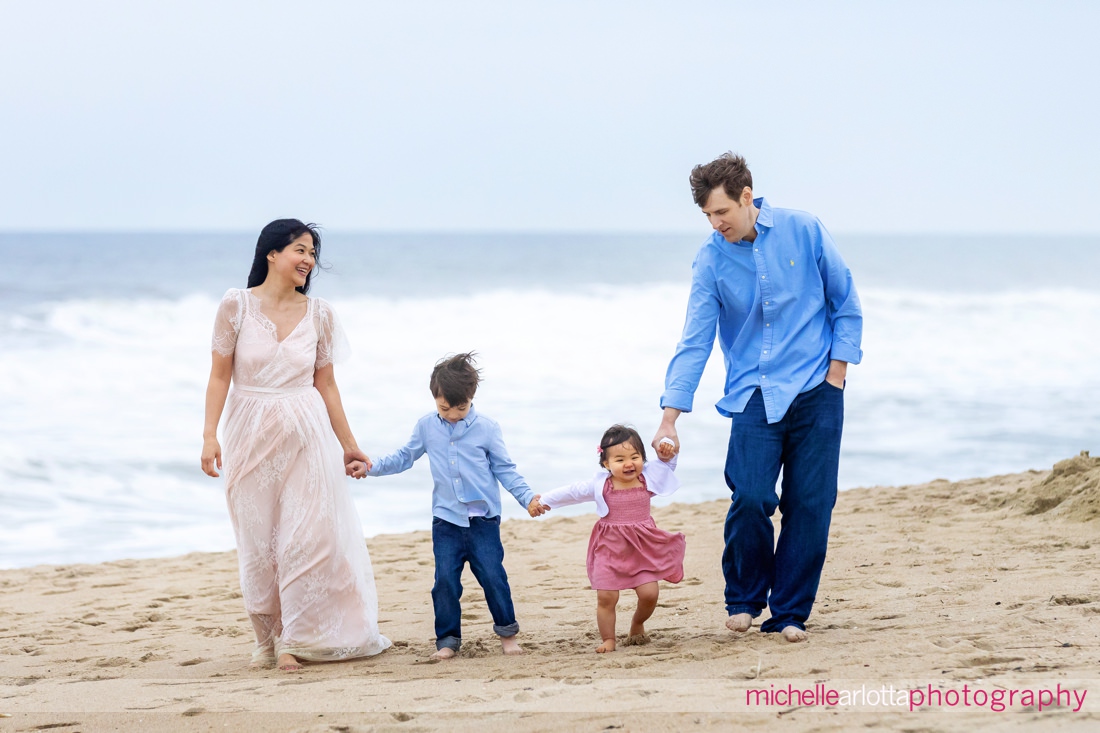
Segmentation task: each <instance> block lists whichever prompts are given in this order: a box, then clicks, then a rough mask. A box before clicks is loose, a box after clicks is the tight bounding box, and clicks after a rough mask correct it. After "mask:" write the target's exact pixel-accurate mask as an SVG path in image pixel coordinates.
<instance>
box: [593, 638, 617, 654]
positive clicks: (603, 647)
mask: <svg viewBox="0 0 1100 733" xmlns="http://www.w3.org/2000/svg"><path fill="white" fill-rule="evenodd" d="M613 651H615V640H614V639H604V640H603V644H600V645H599V646H598V647H596V653H597V654H606V653H607V652H613Z"/></svg>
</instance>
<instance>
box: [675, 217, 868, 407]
mask: <svg viewBox="0 0 1100 733" xmlns="http://www.w3.org/2000/svg"><path fill="white" fill-rule="evenodd" d="M753 204H754V205H755V206H757V207H758V208H759V209H760V213H759V215H758V217H757V219H756V239H755V240H754V241H752V242H746V241H740V242H733V243H730V242H727V241H726V240H725V239H724V238H723V237H722V235H721V234H719V233H718V232H714V233H713V234H712V235H711V237H710V239H708V240H707V241H706V242H705V243H704V244H703V246H702V247H701V248H700V249H699V253H698V254H697V255H696V257H695V262H694V263H693V264H692V278H691V295H690V296H689V297H688V308H687V320H686V322H685V324H684V333H683V336H682V337H681V339H680V343H679V344H678V345H677V346H676V354H675V355H674V356H673V357H672V361H671V362H670V363H669V365H668V372H667V374H666V375H665V392H664V394H662V395H661V407H662V408H664V407H673V408H676V409H678V410H681V411H683V412H690V411H691V408H692V401H693V399H694V395H695V389H696V387H698V386H699V379H700V377H701V376H702V374H703V367H705V366H706V363H707V359H708V358H709V357H710V352H711V349H712V348H713V346H714V334H715V331H717V333H718V340H719V343H721V345H722V353H723V356H724V357H725V363H726V386H725V395H724V396H723V397H722V399H721V400H719V401H718V403H717V404H716V405H715V407H717V408H718V412H719V413H721V414H722V415H724V416H726V417H730V416H731V415H733V414H735V413H739V412H742V411H743V410H744V409H745V405H746V404H747V403H748V401H749V398H750V397H751V396H752V393H753V392H754V391H755V390H756V389H757V387H759V388H760V392H761V394H762V395H763V397H764V408H765V411H766V413H767V416H768V422H769V423H775V422H779V421H780V420H781V419H783V416H784V415H785V414H786V413H787V409H788V408H789V407H790V406H791V403H792V402H793V401H794V398H795V397H797V396H798V395H799V394H801V393H802V392H806V391H808V390H810V389H813V388H814V387H816V386H818V385H819V384H821V382H822V381H824V379H825V374H826V373H827V372H828V371H829V360H830V359H838V360H840V361H846V362H849V363H851V364H858V363H859V362H860V360H861V359H862V358H863V351H862V350H861V349H860V342H861V340H862V335H863V315H862V311H861V310H860V305H859V296H858V295H857V294H856V289H855V285H854V284H853V283H852V274H851V272H849V270H848V266H847V265H845V264H844V260H843V259H842V258H841V256H840V253H839V252H838V251H837V248H836V245H835V244H834V243H833V238H832V237H831V236H829V232H827V231H826V230H825V227H824V226H823V225H822V224H821V222H820V221H818V220H817V218H816V217H814V216H812V215H811V214H807V213H805V212H802V211H795V210H793V209H773V208H772V207H771V206H770V205H769V204H768V202H767V201H766V200H765V199H764V198H758V199H756V200H755V201H753Z"/></svg>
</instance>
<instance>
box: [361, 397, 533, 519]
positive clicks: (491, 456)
mask: <svg viewBox="0 0 1100 733" xmlns="http://www.w3.org/2000/svg"><path fill="white" fill-rule="evenodd" d="M425 453H427V454H428V462H429V463H430V464H431V468H432V481H433V483H434V487H433V489H432V514H433V515H435V516H437V517H439V518H440V519H443V520H445V521H448V522H450V523H451V524H457V525H459V526H460V527H469V526H470V514H471V513H473V514H474V515H475V516H478V515H481V516H486V517H498V516H500V489H499V488H498V487H497V482H498V481H499V482H500V485H501V486H503V487H504V488H505V489H506V490H507V491H508V493H509V494H511V495H512V496H514V497H516V500H517V501H518V502H519V503H520V505H521V506H522V507H523V508H524V509H526V508H527V506H528V505H529V504H530V503H531V500H532V499H534V498H535V492H534V491H532V490H531V487H529V486H528V485H527V481H526V480H524V478H523V476H521V475H520V474H519V472H518V471H516V464H515V463H513V462H512V459H511V458H510V457H509V456H508V449H507V448H506V447H505V445H504V436H503V435H502V434H501V431H500V425H498V424H497V422H496V421H495V420H493V419H492V418H488V417H485V416H484V415H479V414H478V413H477V411H476V410H474V408H473V406H472V405H471V406H470V412H469V413H467V415H466V417H464V418H463V419H461V420H459V421H457V422H455V423H454V424H452V423H450V422H448V421H446V420H444V419H443V418H441V417H440V416H439V413H438V412H432V413H429V414H427V415H425V416H424V417H422V418H420V420H418V421H417V423H416V427H415V428H413V432H412V437H411V438H409V442H408V444H407V445H406V446H405V447H404V448H401V449H400V450H398V451H396V452H394V453H391V454H390V455H388V456H386V457H385V458H379V459H377V460H375V461H374V463H373V465H372V467H371V470H370V471H369V473H368V475H370V476H389V475H391V474H395V473H401V472H402V471H407V470H409V469H410V468H412V465H413V463H415V462H416V460H417V459H418V458H420V457H421V456H422V455H424V454H425Z"/></svg>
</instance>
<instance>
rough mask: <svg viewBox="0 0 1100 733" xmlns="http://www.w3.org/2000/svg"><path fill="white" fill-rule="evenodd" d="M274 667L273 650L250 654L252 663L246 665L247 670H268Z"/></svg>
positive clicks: (259, 650)
mask: <svg viewBox="0 0 1100 733" xmlns="http://www.w3.org/2000/svg"><path fill="white" fill-rule="evenodd" d="M274 666H275V650H274V649H257V650H256V651H254V652H252V661H251V662H249V663H248V668H249V669H268V668H269V667H274Z"/></svg>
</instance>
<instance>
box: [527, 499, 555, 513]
mask: <svg viewBox="0 0 1100 733" xmlns="http://www.w3.org/2000/svg"><path fill="white" fill-rule="evenodd" d="M539 498H540V495H539V494H535V498H534V499H532V500H531V503H530V504H528V505H527V513H528V514H530V515H531V516H532V517H541V516H542V515H543V514H546V512H548V511H550V507H548V506H546V505H545V504H543V503H542V502H540V501H539Z"/></svg>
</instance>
